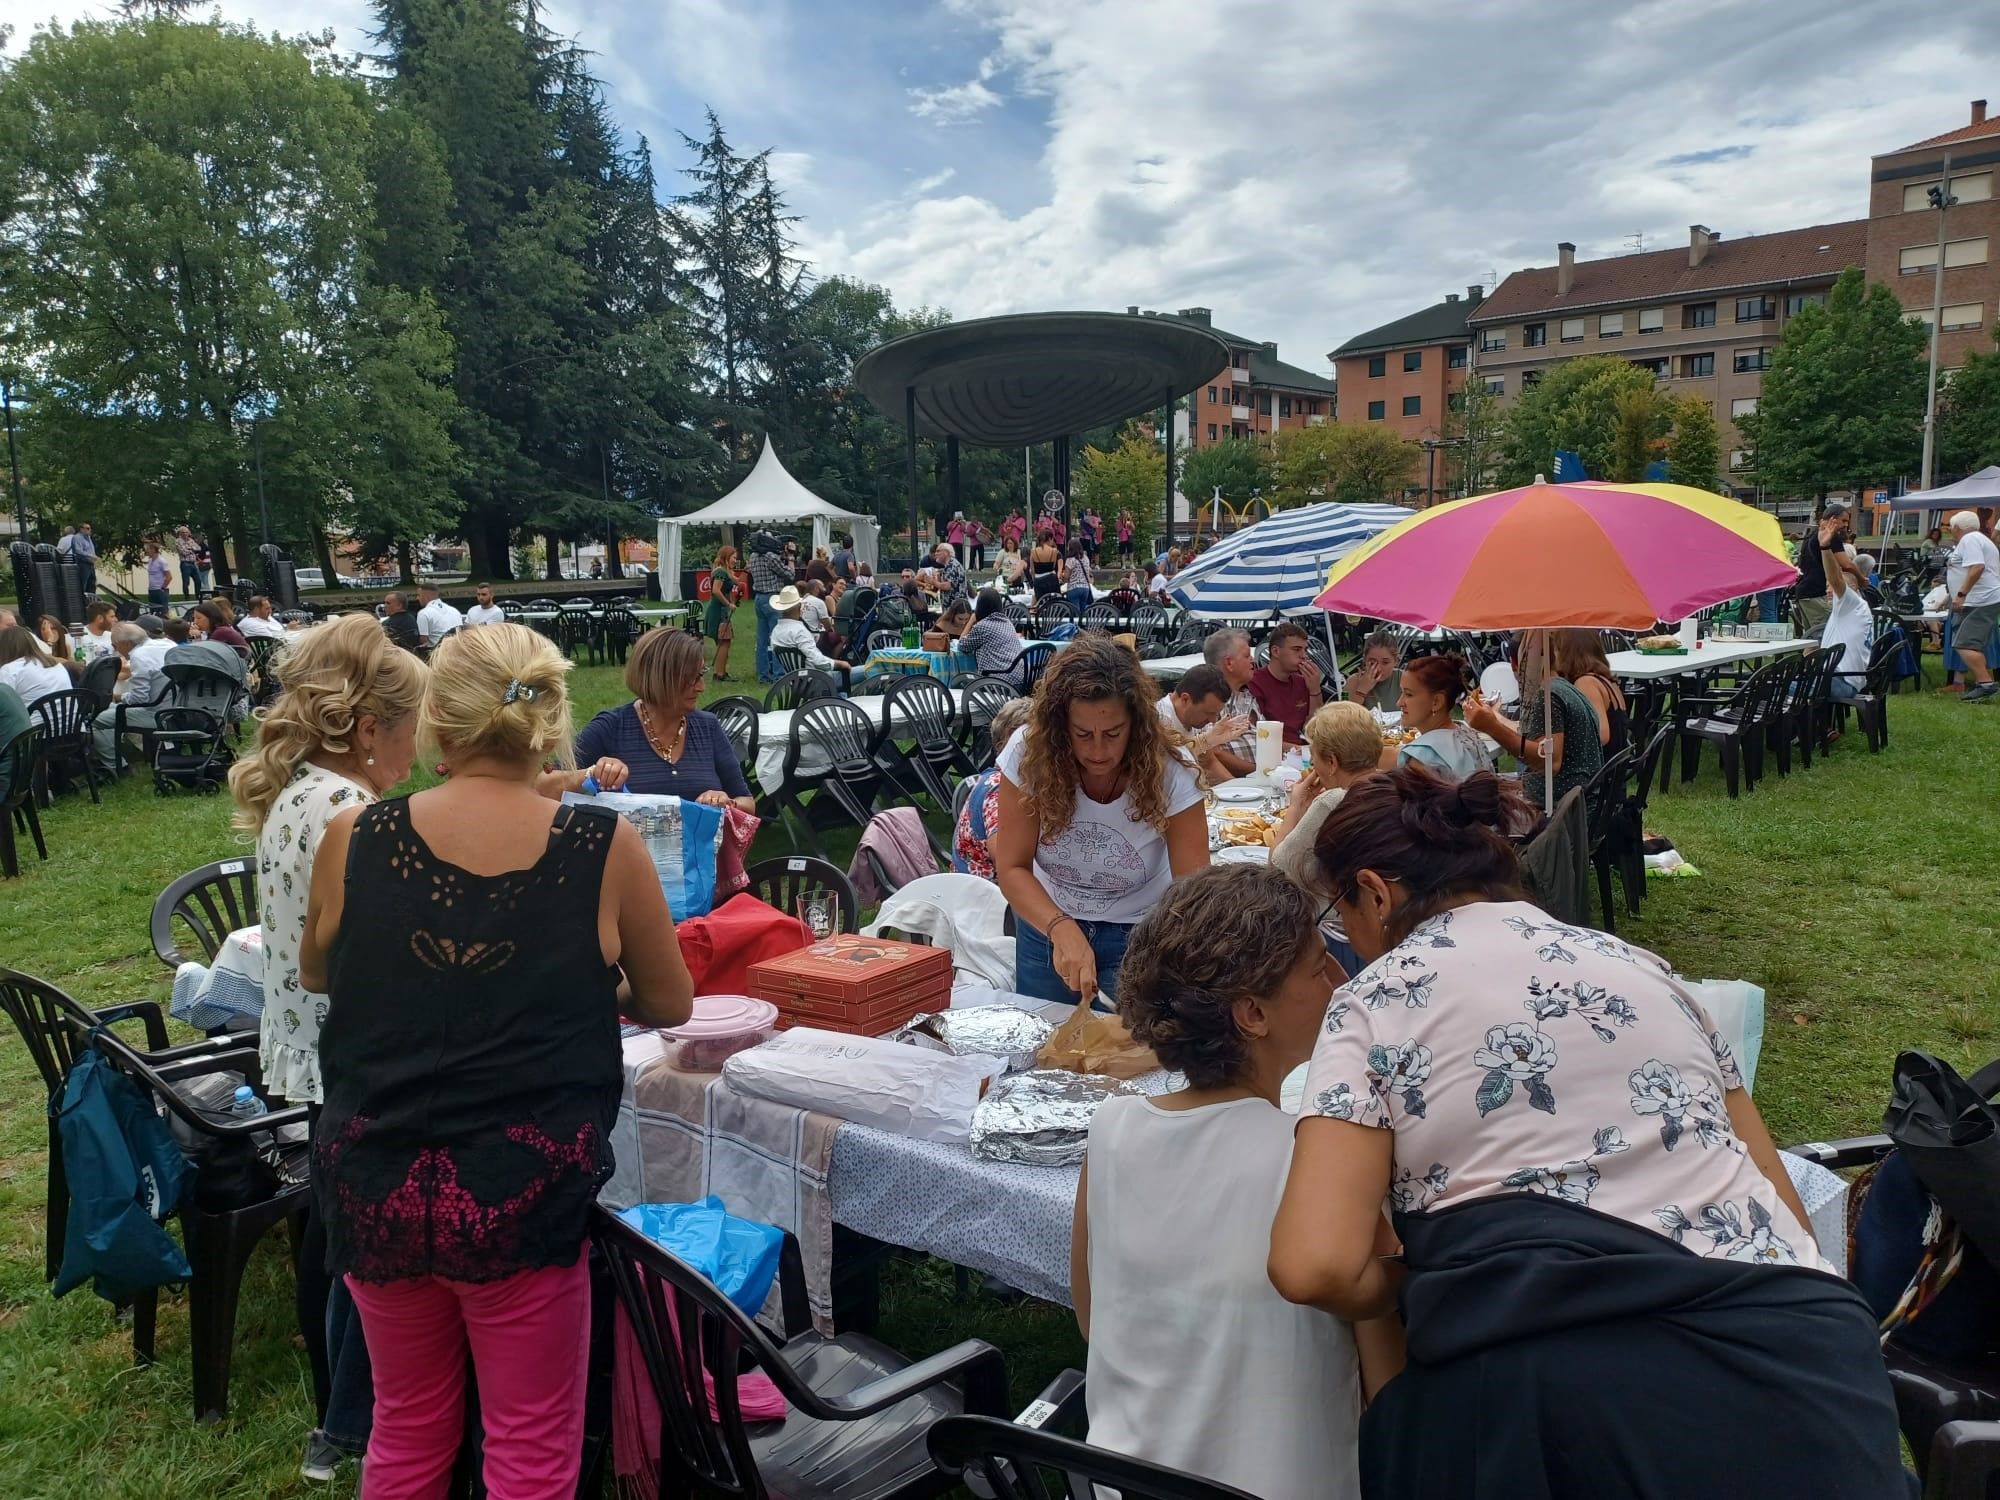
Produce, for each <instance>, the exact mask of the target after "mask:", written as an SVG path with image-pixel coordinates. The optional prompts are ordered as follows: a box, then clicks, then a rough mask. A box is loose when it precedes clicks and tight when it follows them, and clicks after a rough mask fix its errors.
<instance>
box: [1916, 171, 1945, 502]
mask: <svg viewBox="0 0 2000 1500" xmlns="http://www.w3.org/2000/svg"><path fill="white" fill-rule="evenodd" d="M1935 191H1936V192H1937V195H1938V197H1937V216H1938V236H1937V266H1936V269H1935V270H1934V271H1933V272H1932V274H1931V358H1930V376H1929V382H1928V385H1927V387H1926V389H1925V392H1924V472H1923V479H1922V481H1921V482H1920V483H1919V484H1918V486H1917V487H1918V488H1919V489H1925V490H1927V489H1929V488H1930V487H1931V462H1932V459H1933V458H1935V456H1936V452H1937V377H1938V339H1939V338H1940V336H1941V335H1942V333H1943V325H1944V221H1945V216H1946V215H1947V214H1948V213H1949V212H1950V209H1951V205H1952V202H1953V199H1952V196H1951V157H1950V156H1946V157H1945V159H1944V170H1943V174H1942V175H1941V176H1940V177H1939V178H1938V185H1937V188H1936V190H1935Z"/></svg>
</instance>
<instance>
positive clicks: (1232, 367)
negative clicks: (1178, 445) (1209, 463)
mask: <svg viewBox="0 0 2000 1500" xmlns="http://www.w3.org/2000/svg"><path fill="white" fill-rule="evenodd" d="M1125 310H1126V311H1127V312H1129V313H1136V312H1138V311H1139V309H1138V308H1136V307H1128V308H1126V309H1125ZM1145 316H1147V317H1149V318H1178V319H1180V320H1181V321H1182V322H1185V323H1194V324H1197V325H1199V326H1200V327H1202V328H1206V329H1207V330H1208V331H1209V332H1210V333H1213V334H1214V335H1216V337H1218V338H1220V339H1221V340H1222V341H1223V342H1224V343H1226V344H1227V345H1229V363H1228V364H1227V365H1225V366H1224V367H1223V368H1222V369H1220V370H1218V371H1217V372H1216V373H1215V375H1214V377H1213V378H1212V379H1210V380H1209V381H1208V382H1207V384H1205V385H1200V386H1197V387H1195V391H1194V394H1193V395H1192V396H1190V397H1189V398H1188V405H1189V419H1188V434H1187V435H1188V446H1190V447H1194V448H1206V447H1207V446H1208V445H1209V444H1211V443H1218V442H1221V441H1222V439H1224V438H1227V437H1239V438H1247V437H1257V436H1262V435H1266V434H1269V433H1273V432H1279V431H1282V430H1283V429H1285V428H1287V427H1315V426H1318V425H1319V424H1321V423H1323V422H1330V421H1332V420H1333V396H1334V384H1333V382H1332V381H1331V380H1329V379H1328V378H1327V377H1326V376H1324V375H1315V374H1314V373H1313V372H1312V371H1311V370H1307V369H1302V368H1301V367H1300V366H1298V365H1288V364H1286V363H1285V362H1284V361H1283V360H1281V359H1279V358H1278V346H1277V345H1276V344H1275V343H1273V342H1271V341H1270V340H1268V339H1266V340H1264V341H1262V342H1259V341H1257V340H1255V339H1247V338H1244V337H1243V336H1242V335H1241V334H1235V333H1230V332H1228V331H1227V330H1226V329H1222V328H1217V327H1216V326H1215V324H1214V322H1213V319H1212V314H1211V313H1210V311H1209V309H1207V308H1205V307H1184V308H1182V309H1181V310H1180V311H1179V312H1177V313H1156V312H1152V311H1148V312H1147V313H1146V314H1145Z"/></svg>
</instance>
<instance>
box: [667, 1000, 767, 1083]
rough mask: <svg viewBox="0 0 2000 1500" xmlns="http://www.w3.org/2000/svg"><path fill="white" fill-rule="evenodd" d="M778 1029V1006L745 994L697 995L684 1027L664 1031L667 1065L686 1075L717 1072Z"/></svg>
mask: <svg viewBox="0 0 2000 1500" xmlns="http://www.w3.org/2000/svg"><path fill="white" fill-rule="evenodd" d="M777 1026H778V1007H777V1006H775V1005H773V1004H771V1002H770V1001H768V1000H754V999H752V998H751V997H750V996H748V995H701V996H698V997H696V999H695V1002H694V1015H693V1016H692V1017H691V1018H690V1019H689V1020H688V1023H687V1024H686V1025H685V1026H676V1027H673V1028H672V1029H671V1030H669V1031H667V1032H666V1033H664V1034H665V1036H666V1037H667V1039H668V1045H667V1054H666V1057H667V1065H668V1066H669V1067H674V1068H680V1069H682V1070H683V1071H684V1072H689V1073H719V1072H721V1071H722V1065H723V1063H725V1062H726V1061H728V1060H729V1059H730V1058H731V1057H734V1056H735V1055H736V1054H737V1053H739V1052H745V1051H748V1050H749V1049H750V1048H752V1047H754V1046H756V1045H757V1044H758V1043H759V1042H763V1041H766V1040H768V1039H769V1038H770V1037H771V1036H772V1034H773V1033H774V1032H776V1030H777Z"/></svg>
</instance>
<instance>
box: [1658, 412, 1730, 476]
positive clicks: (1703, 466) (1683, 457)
mask: <svg viewBox="0 0 2000 1500" xmlns="http://www.w3.org/2000/svg"><path fill="white" fill-rule="evenodd" d="M1666 405H1667V406H1668V408H1669V412H1670V416H1671V418H1672V421H1673V429H1674V430H1673V435H1672V436H1671V437H1669V438H1668V439H1667V480H1668V482H1669V483H1671V484H1685V485H1692V486H1693V487H1694V488H1695V489H1698V490H1713V489H1716V488H1718V487H1719V484H1720V481H1721V477H1722V438H1721V436H1720V435H1719V433H1718V432H1717V430H1716V426H1715V408H1714V407H1713V406H1711V405H1709V403H1708V402H1706V401H1704V400H1703V399H1702V398H1701V397H1699V396H1682V397H1680V398H1679V399H1678V400H1670V401H1668V402H1667V403H1666Z"/></svg>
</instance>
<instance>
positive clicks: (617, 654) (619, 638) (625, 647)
mask: <svg viewBox="0 0 2000 1500" xmlns="http://www.w3.org/2000/svg"><path fill="white" fill-rule="evenodd" d="M645 633H646V626H645V624H644V622H642V621H641V620H640V619H639V617H638V616H637V615H635V614H633V613H632V611H631V610H629V609H617V608H613V609H607V610H605V611H604V614H603V617H602V618H601V619H599V620H598V621H597V630H596V632H595V640H594V642H593V655H594V656H595V658H596V659H597V660H598V661H600V662H611V663H615V664H616V665H618V666H621V667H622V666H624V665H625V657H626V655H627V654H628V653H629V652H630V651H631V649H632V645H633V643H634V642H635V641H637V640H638V639H639V637H640V636H642V635H644V634H645Z"/></svg>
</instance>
